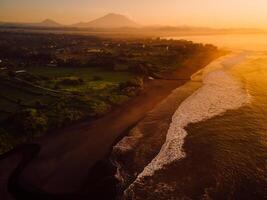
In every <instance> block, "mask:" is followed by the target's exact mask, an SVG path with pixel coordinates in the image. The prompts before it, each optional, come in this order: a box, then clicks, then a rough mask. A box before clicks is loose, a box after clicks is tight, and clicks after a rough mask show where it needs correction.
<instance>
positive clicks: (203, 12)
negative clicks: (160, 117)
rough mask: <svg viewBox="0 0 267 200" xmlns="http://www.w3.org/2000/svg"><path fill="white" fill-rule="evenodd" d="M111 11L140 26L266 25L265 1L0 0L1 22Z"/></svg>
mask: <svg viewBox="0 0 267 200" xmlns="http://www.w3.org/2000/svg"><path fill="white" fill-rule="evenodd" d="M110 12H112V13H120V14H124V15H127V16H128V17H130V18H131V19H133V20H135V21H136V22H138V23H140V24H143V25H148V24H152V25H158V24H165V25H193V26H209V27H256V28H267V0H0V21H18V22H33V21H41V20H44V19H46V18H52V19H54V20H56V21H58V22H60V23H64V24H71V23H75V22H79V21H89V20H92V19H94V18H97V17H99V16H102V15H104V14H107V13H110Z"/></svg>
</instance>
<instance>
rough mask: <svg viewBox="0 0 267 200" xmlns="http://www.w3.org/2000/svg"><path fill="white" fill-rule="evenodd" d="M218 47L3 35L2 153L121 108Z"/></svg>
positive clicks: (0, 54)
mask: <svg viewBox="0 0 267 200" xmlns="http://www.w3.org/2000/svg"><path fill="white" fill-rule="evenodd" d="M218 55H219V51H218V50H217V48H216V47H214V46H212V45H202V44H194V43H192V42H188V41H172V40H161V39H138V40H133V39H131V40H125V39H124V40H119V39H116V40H115V39H102V38H96V37H89V36H76V35H53V34H33V33H32V34H26V33H7V32H2V33H0V125H1V126H0V127H1V128H0V154H1V153H3V152H6V151H8V150H10V149H12V148H13V147H14V146H16V145H17V144H20V143H22V142H25V141H29V140H31V139H33V138H34V137H37V136H40V135H41V134H43V133H45V132H47V131H51V130H52V129H56V128H59V127H63V126H65V125H67V124H70V123H73V122H75V121H78V120H81V119H85V118H88V119H93V118H96V117H99V116H102V115H103V114H105V113H107V112H108V111H109V110H110V109H112V108H114V107H116V106H119V105H120V104H122V103H123V102H125V101H127V100H128V99H130V98H131V97H133V96H136V95H137V94H138V93H139V92H140V91H141V90H142V88H143V85H144V82H145V81H146V80H147V78H148V77H149V76H151V77H154V78H157V77H162V74H166V73H167V72H168V73H171V72H172V71H175V70H176V69H178V68H187V67H190V66H191V65H196V64H198V65H204V64H205V63H206V62H209V61H210V60H212V59H214V58H215V57H216V56H218Z"/></svg>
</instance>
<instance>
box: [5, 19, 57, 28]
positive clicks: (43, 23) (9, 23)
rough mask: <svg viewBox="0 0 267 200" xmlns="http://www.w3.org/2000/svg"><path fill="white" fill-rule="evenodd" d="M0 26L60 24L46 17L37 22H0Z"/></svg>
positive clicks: (46, 25)
mask: <svg viewBox="0 0 267 200" xmlns="http://www.w3.org/2000/svg"><path fill="white" fill-rule="evenodd" d="M0 26H15V27H16V26H17V27H26V26H32V27H60V26H62V25H61V24H59V23H57V22H55V21H53V20H51V19H46V20H44V21H42V22H37V23H17V22H0Z"/></svg>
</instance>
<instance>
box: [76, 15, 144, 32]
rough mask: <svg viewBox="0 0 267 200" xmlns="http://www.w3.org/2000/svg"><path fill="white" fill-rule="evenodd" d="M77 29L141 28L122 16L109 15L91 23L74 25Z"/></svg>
mask: <svg viewBox="0 0 267 200" xmlns="http://www.w3.org/2000/svg"><path fill="white" fill-rule="evenodd" d="M73 26H75V27H90V28H121V27H139V26H140V25H138V24H137V23H136V22H134V21H132V20H131V19H129V18H127V17H126V16H124V15H120V14H114V13H111V14H107V15H105V16H103V17H100V18H97V19H95V20H93V21H90V22H80V23H78V24H74V25H73Z"/></svg>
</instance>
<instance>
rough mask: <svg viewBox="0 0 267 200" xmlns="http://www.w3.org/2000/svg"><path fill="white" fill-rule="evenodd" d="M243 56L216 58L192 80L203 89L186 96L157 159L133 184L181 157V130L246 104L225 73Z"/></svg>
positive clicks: (237, 85)
mask: <svg viewBox="0 0 267 200" xmlns="http://www.w3.org/2000/svg"><path fill="white" fill-rule="evenodd" d="M246 57H247V53H246V52H243V53H238V54H234V55H230V56H225V57H223V58H220V59H218V60H216V61H214V62H212V63H211V64H210V65H208V66H207V67H205V68H204V69H203V70H201V71H200V72H198V73H196V74H195V75H194V76H192V81H197V80H199V79H200V81H201V80H202V82H203V85H202V86H201V87H200V88H199V89H198V90H197V91H195V92H194V93H193V94H192V95H191V96H189V97H188V98H187V99H186V100H185V101H184V102H183V103H182V104H181V105H180V106H179V107H178V109H177V110H176V112H175V114H174V115H173V117H172V122H171V124H170V127H169V130H168V133H167V136H166V141H165V143H164V145H163V146H162V148H161V150H160V152H159V153H158V155H157V156H156V157H155V158H154V159H153V160H152V161H151V162H150V164H148V165H147V166H146V167H145V168H144V170H143V172H142V173H140V174H139V175H138V177H137V179H136V181H138V180H140V179H141V178H143V177H146V176H152V175H153V174H154V172H155V171H157V170H159V169H162V168H163V167H164V166H165V165H167V164H169V163H172V162H173V161H176V160H179V159H181V158H183V157H185V156H186V155H185V152H184V151H183V148H182V147H183V143H184V138H185V137H186V135H187V132H186V130H185V128H186V127H187V126H188V125H189V124H191V123H197V122H200V121H204V120H207V119H210V118H212V117H214V116H217V115H221V114H223V113H225V112H226V111H227V110H234V109H238V108H240V107H242V106H243V105H245V104H246V103H248V102H249V95H248V94H247V91H246V90H245V89H244V88H243V87H242V85H241V83H240V82H239V81H237V80H236V79H234V77H233V76H232V75H231V74H230V73H229V72H230V70H231V68H232V67H234V66H236V65H237V64H239V63H241V62H243V61H244V60H245V59H246Z"/></svg>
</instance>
